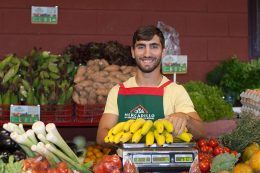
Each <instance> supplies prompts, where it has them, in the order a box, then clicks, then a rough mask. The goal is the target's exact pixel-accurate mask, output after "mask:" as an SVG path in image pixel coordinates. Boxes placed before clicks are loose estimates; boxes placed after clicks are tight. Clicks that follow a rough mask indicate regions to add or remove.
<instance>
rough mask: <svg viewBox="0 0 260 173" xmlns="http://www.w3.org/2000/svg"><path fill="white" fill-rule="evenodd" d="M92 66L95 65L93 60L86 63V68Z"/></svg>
mask: <svg viewBox="0 0 260 173" xmlns="http://www.w3.org/2000/svg"><path fill="white" fill-rule="evenodd" d="M93 65H95V61H94V60H89V61H88V62H87V66H88V67H91V66H93Z"/></svg>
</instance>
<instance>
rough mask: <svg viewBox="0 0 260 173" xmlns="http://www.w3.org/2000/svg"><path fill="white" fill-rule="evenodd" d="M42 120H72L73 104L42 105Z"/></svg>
mask: <svg viewBox="0 0 260 173" xmlns="http://www.w3.org/2000/svg"><path fill="white" fill-rule="evenodd" d="M41 121H44V122H46V123H48V122H54V123H55V122H72V121H73V104H67V105H41Z"/></svg>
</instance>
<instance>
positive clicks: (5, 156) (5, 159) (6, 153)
mask: <svg viewBox="0 0 260 173" xmlns="http://www.w3.org/2000/svg"><path fill="white" fill-rule="evenodd" d="M10 155H11V153H10V152H9V151H8V150H4V151H1V152H0V156H1V157H2V158H1V159H2V160H3V162H4V163H8V160H9V156H10Z"/></svg>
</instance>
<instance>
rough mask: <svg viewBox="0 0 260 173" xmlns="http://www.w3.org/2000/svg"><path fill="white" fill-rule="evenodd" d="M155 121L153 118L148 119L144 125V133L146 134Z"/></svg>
mask: <svg viewBox="0 0 260 173" xmlns="http://www.w3.org/2000/svg"><path fill="white" fill-rule="evenodd" d="M152 126H153V122H152V120H146V121H145V123H144V125H143V127H142V135H146V134H147V133H148V131H149V130H150V129H151V128H152Z"/></svg>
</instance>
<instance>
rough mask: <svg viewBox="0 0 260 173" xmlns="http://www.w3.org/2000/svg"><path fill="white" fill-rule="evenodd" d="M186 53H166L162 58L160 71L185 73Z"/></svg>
mask: <svg viewBox="0 0 260 173" xmlns="http://www.w3.org/2000/svg"><path fill="white" fill-rule="evenodd" d="M187 68H188V67H187V56H186V55H166V56H165V57H163V58H162V72H163V73H164V74H173V73H187Z"/></svg>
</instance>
